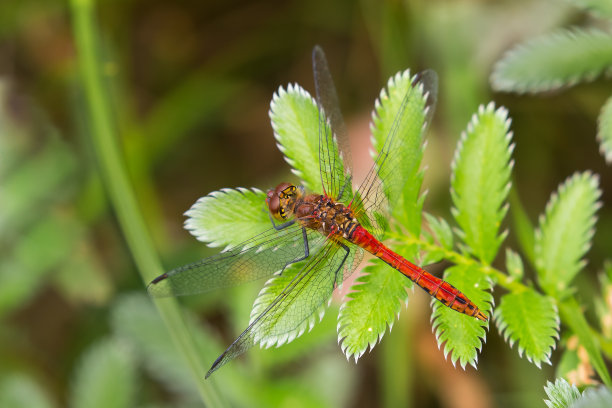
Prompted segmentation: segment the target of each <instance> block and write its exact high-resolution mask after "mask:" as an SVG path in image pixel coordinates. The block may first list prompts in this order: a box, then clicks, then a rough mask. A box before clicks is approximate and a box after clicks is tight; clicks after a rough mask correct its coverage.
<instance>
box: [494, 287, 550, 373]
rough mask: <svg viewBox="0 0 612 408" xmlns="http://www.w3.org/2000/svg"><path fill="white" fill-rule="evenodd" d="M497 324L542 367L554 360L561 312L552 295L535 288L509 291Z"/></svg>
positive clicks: (526, 354) (520, 350)
mask: <svg viewBox="0 0 612 408" xmlns="http://www.w3.org/2000/svg"><path fill="white" fill-rule="evenodd" d="M495 320H496V322H497V328H498V330H499V332H500V333H501V334H503V336H504V340H506V342H508V343H509V344H510V347H512V345H513V344H514V343H515V342H516V343H518V345H517V348H518V352H519V355H520V356H522V355H523V353H524V354H525V357H526V358H527V360H529V361H530V362H532V363H534V364H535V365H536V366H537V367H538V368H540V367H541V364H542V362H545V363H548V364H551V363H550V355H551V353H552V350H553V349H554V348H555V346H556V339H557V338H558V337H559V324H560V321H559V314H558V312H557V308H556V306H555V303H554V300H553V299H552V298H549V297H546V296H543V295H540V294H539V293H537V292H536V291H534V290H533V289H527V290H525V291H522V292H517V293H509V294H507V295H504V296H503V297H502V300H501V302H500V304H499V306H498V307H497V309H495Z"/></svg>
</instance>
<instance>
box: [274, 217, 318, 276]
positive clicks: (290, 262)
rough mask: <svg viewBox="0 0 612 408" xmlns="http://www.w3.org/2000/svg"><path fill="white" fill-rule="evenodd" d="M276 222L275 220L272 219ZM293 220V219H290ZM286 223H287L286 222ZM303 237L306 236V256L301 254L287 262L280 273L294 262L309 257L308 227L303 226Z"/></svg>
mask: <svg viewBox="0 0 612 408" xmlns="http://www.w3.org/2000/svg"><path fill="white" fill-rule="evenodd" d="M272 222H274V221H272ZM290 222H293V221H290ZM285 224H286V223H285ZM302 237H304V256H301V257H299V258H296V259H294V260H293V261H289V262H287V263H286V264H285V266H283V269H281V271H280V273H279V275H282V274H283V272H284V271H285V269H286V268H287V267H288V266H289V265H291V264H294V263H296V262H300V261H303V260H304V259H306V258H308V257H309V256H310V248H309V246H308V235H306V228H304V227H302Z"/></svg>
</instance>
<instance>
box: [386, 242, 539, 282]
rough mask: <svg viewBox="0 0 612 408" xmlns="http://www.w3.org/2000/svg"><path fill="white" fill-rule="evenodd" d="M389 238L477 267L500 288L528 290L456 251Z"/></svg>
mask: <svg viewBox="0 0 612 408" xmlns="http://www.w3.org/2000/svg"><path fill="white" fill-rule="evenodd" d="M389 236H390V237H391V238H393V239H396V240H398V241H401V242H402V243H405V244H408V245H417V246H418V247H419V248H421V249H422V250H423V251H425V252H436V253H442V254H443V257H444V259H446V260H448V261H450V262H453V263H454V264H457V265H471V266H475V267H477V268H478V269H480V270H481V271H482V272H483V273H484V274H485V275H487V276H488V277H489V278H491V279H493V280H494V282H496V283H497V284H499V285H500V286H503V287H504V288H506V289H508V290H509V291H511V292H521V291H523V290H527V289H528V288H527V286H525V285H524V284H522V283H521V282H519V281H517V280H515V279H513V278H512V277H510V276H508V275H507V274H505V273H504V272H502V271H500V270H499V269H495V268H494V267H492V266H491V265H486V264H483V263H481V262H479V261H477V260H475V259H473V258H470V257H468V256H465V255H461V254H460V253H457V252H455V251H451V250H448V249H446V248H443V247H441V246H439V245H437V244H433V243H430V242H427V241H424V240H421V239H418V238H414V237H407V236H403V235H398V234H389Z"/></svg>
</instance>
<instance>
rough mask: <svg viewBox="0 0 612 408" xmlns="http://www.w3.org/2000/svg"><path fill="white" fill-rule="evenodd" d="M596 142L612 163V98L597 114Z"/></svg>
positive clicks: (607, 159) (608, 161)
mask: <svg viewBox="0 0 612 408" xmlns="http://www.w3.org/2000/svg"><path fill="white" fill-rule="evenodd" d="M611 4H612V3H611ZM597 140H599V151H600V152H601V154H603V155H604V157H605V158H606V163H608V164H610V163H612V97H610V98H608V100H607V101H606V103H605V105H604V106H603V108H601V112H600V113H599V118H598V119H597Z"/></svg>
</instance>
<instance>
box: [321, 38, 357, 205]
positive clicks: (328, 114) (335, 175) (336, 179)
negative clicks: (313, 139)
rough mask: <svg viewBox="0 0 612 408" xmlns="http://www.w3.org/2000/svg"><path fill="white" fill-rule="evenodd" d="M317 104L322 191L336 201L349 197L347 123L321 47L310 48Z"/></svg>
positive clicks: (349, 156) (350, 186)
mask: <svg viewBox="0 0 612 408" xmlns="http://www.w3.org/2000/svg"><path fill="white" fill-rule="evenodd" d="M312 70H313V74H314V82H315V89H316V93H317V104H318V105H319V167H320V171H321V185H322V188H323V192H324V193H325V194H327V195H328V196H329V197H332V198H334V199H336V200H337V201H345V202H348V201H349V200H350V197H351V196H352V163H351V154H350V149H349V142H348V134H347V131H346V125H345V124H344V119H343V118H342V113H341V111H340V104H339V103H338V94H337V93H336V87H335V86H334V81H333V79H332V76H331V74H330V72H329V67H328V66H327V59H326V58H325V53H324V52H323V49H322V48H321V47H319V46H318V45H317V46H315V47H314V49H313V50H312Z"/></svg>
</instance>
